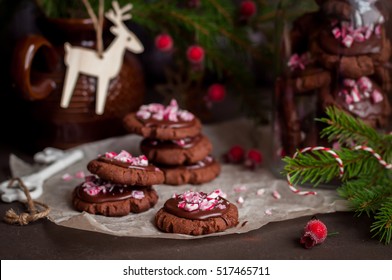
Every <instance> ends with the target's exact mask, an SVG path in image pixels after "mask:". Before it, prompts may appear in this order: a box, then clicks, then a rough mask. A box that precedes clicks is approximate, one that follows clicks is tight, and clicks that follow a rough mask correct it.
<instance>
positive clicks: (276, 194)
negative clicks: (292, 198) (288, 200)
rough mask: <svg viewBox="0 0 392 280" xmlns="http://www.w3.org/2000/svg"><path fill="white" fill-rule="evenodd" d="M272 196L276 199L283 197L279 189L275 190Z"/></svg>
mask: <svg viewBox="0 0 392 280" xmlns="http://www.w3.org/2000/svg"><path fill="white" fill-rule="evenodd" d="M272 196H273V197H274V198H275V199H281V198H282V196H281V195H280V193H279V192H278V191H273V193H272Z"/></svg>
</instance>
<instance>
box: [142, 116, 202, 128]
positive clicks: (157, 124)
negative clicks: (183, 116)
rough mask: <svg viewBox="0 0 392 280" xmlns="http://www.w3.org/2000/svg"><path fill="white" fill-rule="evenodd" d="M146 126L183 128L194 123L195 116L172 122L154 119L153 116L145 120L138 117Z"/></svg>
mask: <svg viewBox="0 0 392 280" xmlns="http://www.w3.org/2000/svg"><path fill="white" fill-rule="evenodd" d="M138 119H139V121H141V122H142V123H143V124H144V125H145V126H147V127H161V128H184V127H191V126H193V125H194V124H195V118H193V119H192V120H191V121H184V120H179V121H177V122H172V121H169V120H156V119H154V118H148V119H146V120H144V119H141V118H138Z"/></svg>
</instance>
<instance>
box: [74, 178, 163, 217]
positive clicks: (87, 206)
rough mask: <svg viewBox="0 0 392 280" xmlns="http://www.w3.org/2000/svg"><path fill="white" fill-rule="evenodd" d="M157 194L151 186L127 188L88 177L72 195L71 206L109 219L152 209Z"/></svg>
mask: <svg viewBox="0 0 392 280" xmlns="http://www.w3.org/2000/svg"><path fill="white" fill-rule="evenodd" d="M157 201H158V194H157V193H156V191H155V190H154V189H153V188H152V187H151V186H148V187H146V186H127V185H119V184H114V183H110V182H108V181H105V180H102V179H100V178H98V177H95V176H88V177H86V180H85V182H84V183H82V184H80V185H79V186H77V187H76V188H75V189H74V191H73V193H72V205H73V207H74V208H75V209H76V210H77V211H80V212H83V211H85V212H88V213H90V214H98V215H104V216H109V217H120V216H125V215H128V214H129V213H140V212H144V211H147V210H148V209H150V208H151V207H153V206H154V205H155V204H156V203H157Z"/></svg>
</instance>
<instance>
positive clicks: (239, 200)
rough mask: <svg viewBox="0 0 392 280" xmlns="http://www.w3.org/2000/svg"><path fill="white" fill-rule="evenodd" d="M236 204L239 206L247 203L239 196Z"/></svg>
mask: <svg viewBox="0 0 392 280" xmlns="http://www.w3.org/2000/svg"><path fill="white" fill-rule="evenodd" d="M236 202H237V203H238V204H243V203H244V202H245V199H244V198H243V197H242V196H239V197H238V198H237V200H236Z"/></svg>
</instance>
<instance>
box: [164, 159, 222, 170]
mask: <svg viewBox="0 0 392 280" xmlns="http://www.w3.org/2000/svg"><path fill="white" fill-rule="evenodd" d="M213 163H215V160H214V159H213V158H212V157H210V156H208V157H206V158H205V159H203V160H200V161H198V162H197V163H195V164H191V165H181V166H168V165H159V167H160V168H163V169H170V168H173V169H174V168H175V169H198V168H204V167H208V166H210V165H212V164H213Z"/></svg>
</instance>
